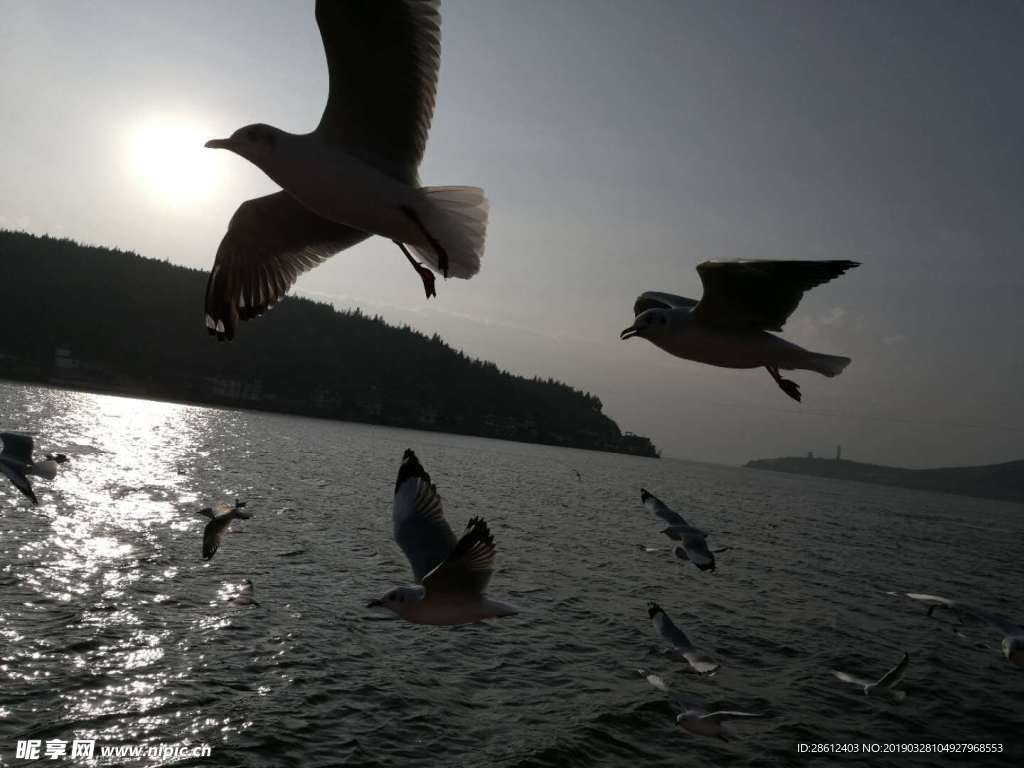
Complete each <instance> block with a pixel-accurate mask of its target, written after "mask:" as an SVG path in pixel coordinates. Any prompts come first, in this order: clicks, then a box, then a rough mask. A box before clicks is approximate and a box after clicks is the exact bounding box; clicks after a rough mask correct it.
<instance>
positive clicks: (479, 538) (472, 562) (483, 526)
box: [423, 517, 495, 595]
mask: <svg viewBox="0 0 1024 768" xmlns="http://www.w3.org/2000/svg"><path fill="white" fill-rule="evenodd" d="M494 556H495V548H494V537H493V536H491V532H490V530H489V529H488V528H487V523H485V522H484V521H483V519H481V518H479V517H474V518H472V519H471V520H470V521H469V524H468V525H467V526H466V532H465V533H464V534H463V535H462V538H461V539H459V543H458V544H456V545H455V549H453V550H452V552H451V554H450V555H448V557H447V559H445V561H444V562H443V563H441V564H440V565H439V566H437V568H435V569H434V570H432V571H431V572H430V573H428V574H427V575H426V576H424V577H423V586H424V587H425V588H426V590H427V594H428V595H436V594H449V595H451V594H464V595H481V594H483V593H484V591H485V590H486V589H487V584H488V582H489V581H490V580H491V574H492V573H494Z"/></svg>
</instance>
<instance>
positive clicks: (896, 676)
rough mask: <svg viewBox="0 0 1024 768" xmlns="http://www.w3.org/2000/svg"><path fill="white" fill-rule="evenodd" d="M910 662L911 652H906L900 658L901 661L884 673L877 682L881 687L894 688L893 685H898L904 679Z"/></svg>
mask: <svg viewBox="0 0 1024 768" xmlns="http://www.w3.org/2000/svg"><path fill="white" fill-rule="evenodd" d="M909 664H910V654H909V653H905V652H904V654H903V658H902V659H900V663H899V664H897V665H896V666H895V667H893V668H892V669H890V670H889V671H888V672H886V673H885V674H884V675H882V677H881V679H879V681H878V683H877V685H878V687H879V688H892V687H893V686H895V685H898V684H899V682H900V680H902V679H903V676H904V675H905V674H907V666H908V665H909Z"/></svg>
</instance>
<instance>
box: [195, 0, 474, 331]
mask: <svg viewBox="0 0 1024 768" xmlns="http://www.w3.org/2000/svg"><path fill="white" fill-rule="evenodd" d="M316 22H317V25H318V26H319V28H320V37H321V39H322V41H323V45H324V51H325V52H326V54H327V73H328V78H329V92H328V96H327V106H326V107H325V108H324V113H323V116H322V117H321V118H320V124H319V125H318V126H317V127H316V129H314V130H313V131H312V132H311V133H305V134H294V133H287V132H286V131H282V130H280V129H279V128H274V127H272V126H269V125H265V124H262V123H257V124H253V125H247V126H245V127H243V128H239V129H238V130H237V131H235V132H234V133H233V134H232V135H231V136H230V137H229V138H226V139H212V140H210V141H208V142H207V143H206V146H207V147H209V148H212V149H227V150H229V151H231V152H234V153H235V154H237V155H240V156H241V157H243V158H245V159H246V160H248V161H249V162H251V163H252V164H254V165H255V166H257V167H258V168H259V169H260V170H262V171H263V172H264V173H265V174H266V175H267V176H269V177H270V178H271V179H272V180H273V181H274V182H275V183H277V184H278V186H280V187H281V188H282V189H281V191H278V192H275V193H273V194H271V195H266V196H264V197H258V198H255V199H253V200H249V201H247V202H245V203H242V205H241V206H240V207H239V208H238V210H237V211H235V215H234V216H232V217H231V221H230V223H229V224H228V231H227V234H225V235H224V238H223V240H222V241H221V244H220V247H219V248H218V249H217V257H216V259H215V260H214V265H213V269H212V271H211V272H210V277H209V280H208V282H207V286H206V327H207V330H209V332H210V333H211V334H214V335H216V336H217V338H218V339H220V340H223V339H231V338H233V337H234V335H235V330H236V328H237V326H238V321H239V320H250V319H252V318H254V317H257V316H259V315H262V314H263V313H264V312H266V311H267V310H268V309H270V308H271V307H272V306H274V304H276V303H277V302H278V301H280V300H281V298H282V297H283V296H284V294H285V293H286V292H287V291H288V289H289V288H290V287H291V286H292V284H293V283H294V282H295V280H296V279H297V278H298V277H299V275H300V274H302V273H303V272H306V271H307V270H309V269H312V268H313V267H315V266H317V265H318V264H320V263H321V262H323V261H325V260H326V259H328V258H330V257H331V256H332V255H333V254H335V253H338V252H339V251H342V250H344V249H346V248H349V247H351V246H353V245H355V244H356V243H359V242H362V241H363V240H365V239H366V238H368V237H370V236H371V235H380V236H381V237H386V238H388V239H389V240H392V241H393V242H394V243H395V244H396V245H397V246H398V247H399V249H401V251H402V253H403V254H404V255H405V258H406V259H408V260H409V263H410V264H412V266H413V268H414V269H415V270H416V272H417V274H418V275H419V276H420V279H421V280H422V281H423V289H424V291H425V292H426V295H427V298H428V299H429V298H430V297H431V296H435V295H436V291H435V289H434V275H433V272H431V270H432V269H433V270H436V271H438V272H440V273H441V274H442V275H444V276H445V277H460V278H470V277H472V276H473V275H475V274H476V273H477V272H478V271H479V269H480V257H481V255H482V254H483V250H484V241H485V239H486V234H487V211H488V203H487V198H486V197H484V192H483V190H482V189H480V188H478V187H421V186H420V184H419V175H418V169H419V164H420V160H422V158H423V150H424V148H425V147H426V143H427V134H428V133H429V131H430V121H431V117H432V116H433V112H434V97H435V94H436V91H437V72H438V67H439V65H440V61H441V15H440V13H439V11H438V0H373V2H369V1H368V0H362V1H361V2H356V1H353V2H342V1H341V0H317V3H316ZM409 249H412V251H413V252H414V253H415V254H416V255H417V256H418V257H419V258H420V259H422V260H423V261H425V262H426V263H427V264H428V265H429V268H428V267H427V266H424V265H423V264H422V263H420V262H418V261H417V260H416V259H415V258H413V256H412V254H410V253H409Z"/></svg>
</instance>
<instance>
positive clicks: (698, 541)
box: [640, 488, 729, 571]
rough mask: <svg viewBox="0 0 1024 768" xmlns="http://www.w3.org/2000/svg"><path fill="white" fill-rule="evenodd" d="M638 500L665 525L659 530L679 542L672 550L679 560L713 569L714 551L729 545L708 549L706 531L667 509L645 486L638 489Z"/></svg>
mask: <svg viewBox="0 0 1024 768" xmlns="http://www.w3.org/2000/svg"><path fill="white" fill-rule="evenodd" d="M640 501H641V502H642V503H643V505H644V506H645V507H646V508H647V509H648V510H649V511H651V512H653V513H654V514H655V515H657V516H658V517H659V518H661V519H662V520H664V521H665V522H666V523H667V525H666V526H665V527H664V528H662V529H661V532H662V533H664V534H665V535H666V536H668V537H669V538H670V539H672V540H673V541H678V542H681V543H680V544H677V545H676V546H675V549H673V552H674V553H675V556H676V557H678V558H679V559H680V560H684V561H686V560H688V561H689V562H691V563H693V564H694V565H695V566H697V567H698V568H700V570H702V571H714V570H715V552H724V551H725V550H727V549H729V547H723V548H722V549H716V550H714V552H713V551H712V550H710V549H708V543H707V541H706V539H707V533H705V532H704V531H702V530H700V529H699V528H694V527H693V526H692V525H690V524H689V523H688V522H686V520H685V519H684V518H683V516H682V515H680V514H679V513H678V512H676V511H674V510H672V509H669V508H668V506H666V505H665V504H664V503H663V502H662V501H661V500H660V499H658V497H657V496H655V495H654V494H653V493H651V492H650V491H648V490H647V489H646V488H641V489H640Z"/></svg>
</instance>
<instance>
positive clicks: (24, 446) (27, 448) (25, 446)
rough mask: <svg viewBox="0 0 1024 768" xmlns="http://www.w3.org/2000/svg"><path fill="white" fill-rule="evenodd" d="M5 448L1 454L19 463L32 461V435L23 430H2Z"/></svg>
mask: <svg viewBox="0 0 1024 768" xmlns="http://www.w3.org/2000/svg"><path fill="white" fill-rule="evenodd" d="M0 442H3V444H4V448H3V451H2V452H0V456H3V457H4V458H7V459H10V460H11V461H13V462H16V463H19V464H31V463H32V449H33V444H32V436H31V435H25V434H22V433H21V432H0Z"/></svg>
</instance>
